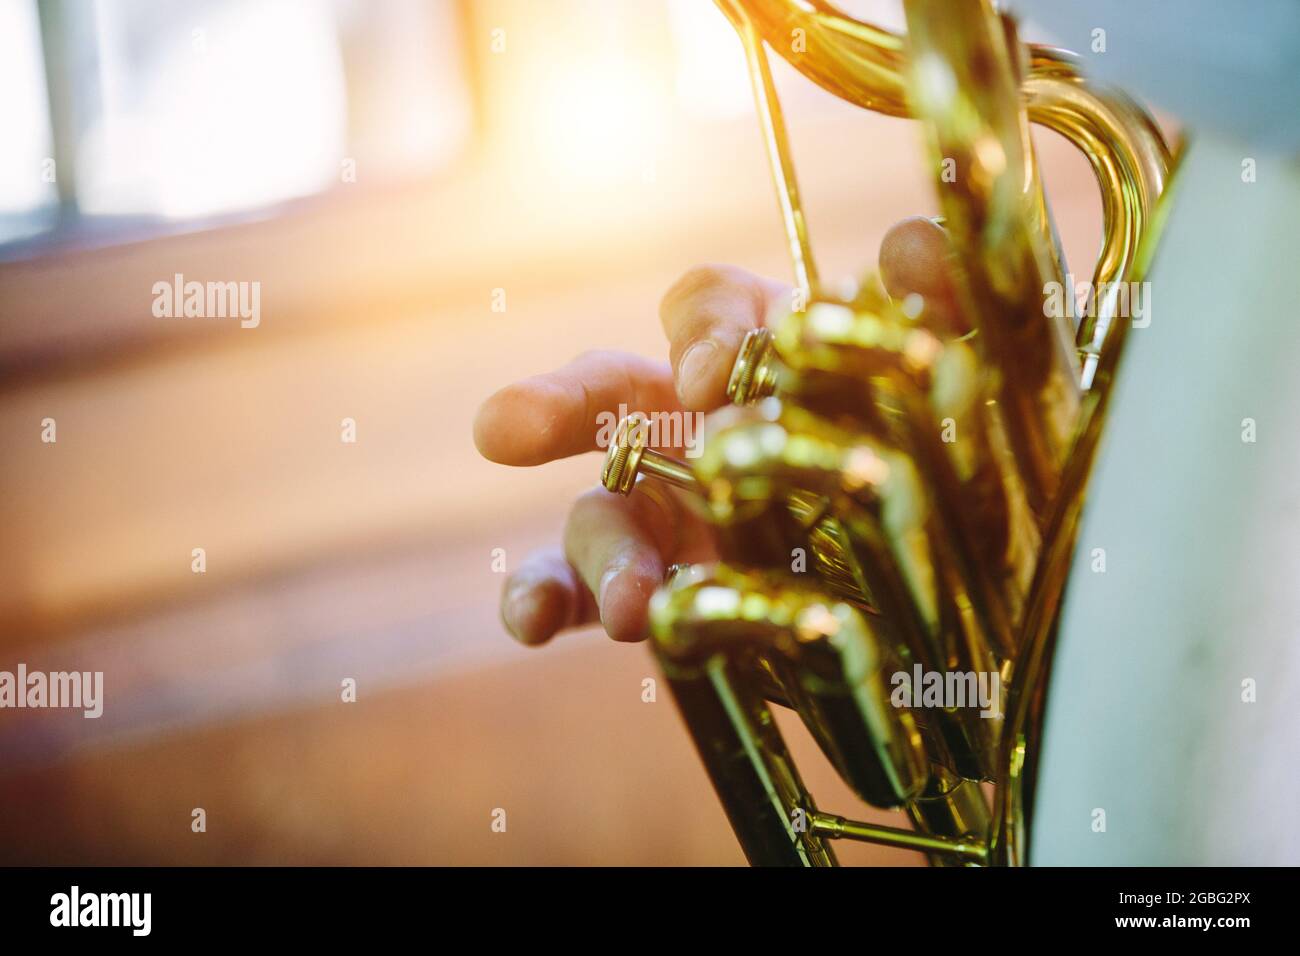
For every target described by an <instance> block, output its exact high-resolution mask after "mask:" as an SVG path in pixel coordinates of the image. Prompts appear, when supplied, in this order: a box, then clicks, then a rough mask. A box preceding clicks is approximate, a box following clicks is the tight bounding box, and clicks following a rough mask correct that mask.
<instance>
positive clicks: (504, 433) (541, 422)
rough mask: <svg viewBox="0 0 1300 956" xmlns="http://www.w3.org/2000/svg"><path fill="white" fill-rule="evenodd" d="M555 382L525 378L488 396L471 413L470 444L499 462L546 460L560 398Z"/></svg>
mask: <svg viewBox="0 0 1300 956" xmlns="http://www.w3.org/2000/svg"><path fill="white" fill-rule="evenodd" d="M558 391H561V390H560V389H558V388H557V386H555V385H553V384H551V383H548V382H545V381H542V380H539V379H535V378H534V379H528V380H526V381H523V382H516V383H514V384H512V385H507V386H506V387H505V388H503V389H501V390H500V391H498V392H496V393H495V394H493V395H492V396H490V397H489V398H488V399H487V401H485V402H484V403H483V404H482V405H481V406H479V410H478V413H477V414H476V415H475V416H474V445H475V447H476V448H478V451H479V454H480V455H482V456H483V457H484V458H486V459H487V460H488V461H493V462H496V463H497V464H499V465H521V466H523V465H540V464H544V463H545V462H547V461H550V460H551V458H552V457H554V456H553V455H552V454H551V443H552V442H551V438H552V435H553V433H554V430H555V421H556V417H557V415H558V412H557V411H556V408H555V404H556V402H557V401H558V400H562V398H563V396H562V395H557V392H558Z"/></svg>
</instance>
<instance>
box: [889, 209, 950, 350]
mask: <svg viewBox="0 0 1300 956" xmlns="http://www.w3.org/2000/svg"><path fill="white" fill-rule="evenodd" d="M956 270H957V258H956V252H955V250H954V249H953V247H952V242H951V240H950V239H949V238H948V234H947V232H945V231H944V229H943V227H942V226H940V225H938V224H937V223H935V222H934V220H932V219H924V218H922V217H920V216H915V217H913V218H911V219H904V220H903V221H902V222H900V223H897V224H896V225H894V226H893V227H892V228H891V229H890V230H889V231H888V232H887V233H885V238H884V240H883V241H882V242H881V243H880V277H881V279H882V280H883V281H884V283H885V289H886V290H888V292H889V294H890V295H891V296H892V297H893V298H894V299H896V300H897V301H900V302H901V301H903V300H904V299H906V298H907V297H908V296H909V295H919V296H920V297H921V299H922V301H923V306H922V307H923V309H924V312H925V316H926V323H927V325H929V326H930V327H931V328H932V329H934V330H935V331H936V332H937V333H939V334H940V335H943V334H945V333H946V334H948V335H952V336H960V335H965V334H966V333H967V332H969V331H970V329H969V327H967V323H966V321H965V318H964V317H963V315H962V313H961V310H960V308H959V306H958V299H957V284H956V275H957V272H956Z"/></svg>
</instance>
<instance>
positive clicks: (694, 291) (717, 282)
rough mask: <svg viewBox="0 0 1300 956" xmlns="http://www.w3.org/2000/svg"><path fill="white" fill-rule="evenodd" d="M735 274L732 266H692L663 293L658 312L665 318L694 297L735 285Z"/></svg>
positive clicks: (735, 271)
mask: <svg viewBox="0 0 1300 956" xmlns="http://www.w3.org/2000/svg"><path fill="white" fill-rule="evenodd" d="M736 274H737V270H736V269H735V268H734V267H733V266H722V265H713V264H705V265H699V266H692V267H691V268H690V269H687V270H686V271H685V272H684V273H682V275H681V277H680V278H678V280H677V281H676V282H674V283H673V284H672V285H671V286H670V287H669V289H668V291H667V292H666V293H664V297H663V301H662V302H661V303H660V305H659V314H660V315H661V316H662V317H664V318H666V317H668V316H669V315H671V314H672V313H674V312H675V311H677V310H678V309H680V308H681V307H682V306H684V305H686V304H687V303H689V302H692V301H694V300H695V299H698V298H700V297H702V296H705V295H708V294H710V293H714V292H717V291H718V290H720V289H724V288H727V287H729V286H733V285H735V284H736Z"/></svg>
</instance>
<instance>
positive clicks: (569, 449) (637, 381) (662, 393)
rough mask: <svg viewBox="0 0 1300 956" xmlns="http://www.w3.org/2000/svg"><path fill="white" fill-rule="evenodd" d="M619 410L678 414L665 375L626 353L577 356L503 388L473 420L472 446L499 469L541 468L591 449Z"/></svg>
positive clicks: (663, 366) (664, 369)
mask: <svg viewBox="0 0 1300 956" xmlns="http://www.w3.org/2000/svg"><path fill="white" fill-rule="evenodd" d="M620 405H625V406H627V411H628V412H629V413H631V412H641V413H643V414H646V415H654V414H656V413H658V412H674V411H680V410H681V404H680V403H679V402H678V401H677V395H676V393H675V392H674V390H673V375H672V370H671V369H670V368H669V367H668V365H667V363H665V362H655V361H652V360H650V359H647V358H642V357H641V356H639V355H632V354H630V353H627V352H610V351H605V352H584V353H583V354H582V355H579V356H578V357H577V358H575V359H574V360H573V361H572V362H570V363H569V364H568V365H565V366H564V367H563V368H561V369H558V370H556V371H554V372H547V373H546V374H544V375H534V376H533V377H532V378H526V379H524V380H523V381H522V382H515V383H514V384H513V385H507V386H506V387H505V388H503V389H501V390H500V391H498V392H497V393H496V394H494V395H492V396H491V397H490V398H488V400H487V401H485V402H484V403H483V404H482V406H481V407H480V408H479V410H478V415H477V416H475V418H474V444H475V445H477V446H478V450H479V453H480V454H482V455H483V457H484V458H486V459H488V460H489V461H495V462H497V463H498V464H501V465H541V464H544V463H545V462H548V461H554V460H556V459H557V458H567V457H569V456H570V455H581V454H583V453H584V452H588V451H595V450H597V449H598V447H599V446H598V443H597V441H596V439H597V436H598V435H599V434H600V432H601V429H602V428H603V427H604V426H605V425H609V427H610V430H612V427H613V425H615V424H617V418H618V416H619V414H620V408H619V406H620Z"/></svg>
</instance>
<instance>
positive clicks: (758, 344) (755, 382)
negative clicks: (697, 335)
mask: <svg viewBox="0 0 1300 956" xmlns="http://www.w3.org/2000/svg"><path fill="white" fill-rule="evenodd" d="M775 393H776V356H775V355H774V354H773V349H772V330H771V329H766V328H762V329H750V330H749V331H748V332H746V333H745V339H744V341H743V342H741V343H740V352H739V353H738V354H737V355H736V362H735V364H734V365H732V366H731V377H730V378H728V379H727V397H728V398H729V399H731V401H732V403H733V404H736V405H752V404H753V403H754V402H756V401H758V400H759V399H762V398H767V397H768V396H770V395H773V394H775Z"/></svg>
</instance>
